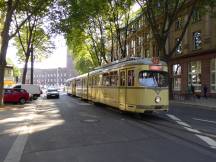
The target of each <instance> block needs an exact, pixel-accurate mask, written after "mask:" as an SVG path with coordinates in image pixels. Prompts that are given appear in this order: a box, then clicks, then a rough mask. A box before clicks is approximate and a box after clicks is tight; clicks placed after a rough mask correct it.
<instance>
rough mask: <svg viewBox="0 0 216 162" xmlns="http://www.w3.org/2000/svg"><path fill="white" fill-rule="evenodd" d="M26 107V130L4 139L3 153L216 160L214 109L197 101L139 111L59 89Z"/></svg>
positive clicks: (78, 159)
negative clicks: (56, 96) (56, 93)
mask: <svg viewBox="0 0 216 162" xmlns="http://www.w3.org/2000/svg"><path fill="white" fill-rule="evenodd" d="M30 110H31V115H30V116H29V118H30V120H28V122H27V123H26V122H23V125H24V126H25V125H27V127H26V128H24V131H22V132H26V133H21V134H18V135H17V136H13V139H10V140H9V141H10V144H9V145H10V146H11V147H10V148H6V150H8V152H12V153H11V154H10V153H8V154H7V155H6V154H5V153H4V155H5V157H6V159H13V158H14V159H18V160H17V161H21V162H48V161H52V162H60V161H61V162H183V161H184V162H215V161H216V111H212V110H207V109H203V108H202V107H197V106H196V107H194V106H187V105H181V104H172V105H170V110H169V112H161V113H154V114H153V115H144V116H140V115H134V114H130V113H121V112H120V111H118V110H116V109H115V108H110V107H108V106H105V105H100V104H99V105H95V104H93V103H88V102H85V101H81V100H80V99H78V98H73V97H69V96H66V95H62V96H61V97H60V99H49V100H47V99H41V100H39V101H37V102H36V106H35V107H34V108H31V109H30V108H29V111H30ZM1 138H3V136H0V142H1ZM20 138H21V140H20ZM11 141H14V143H12V142H11ZM20 141H21V142H20ZM17 143H18V144H17ZM1 147H2V146H0V148H1ZM16 147H17V148H22V147H23V151H21V152H20V153H17V151H16ZM14 148H15V149H14ZM13 149H14V150H15V151H13ZM11 150H12V151H11ZM18 150H20V149H18ZM14 152H15V153H14ZM13 156H14V157H13ZM16 156H19V158H16ZM4 162H7V160H5V161H4ZM11 162H14V161H11Z"/></svg>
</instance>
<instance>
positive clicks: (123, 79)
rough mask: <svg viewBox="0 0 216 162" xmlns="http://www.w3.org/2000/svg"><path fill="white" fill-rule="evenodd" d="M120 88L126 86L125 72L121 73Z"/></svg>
mask: <svg viewBox="0 0 216 162" xmlns="http://www.w3.org/2000/svg"><path fill="white" fill-rule="evenodd" d="M120 86H125V72H124V71H121V72H120Z"/></svg>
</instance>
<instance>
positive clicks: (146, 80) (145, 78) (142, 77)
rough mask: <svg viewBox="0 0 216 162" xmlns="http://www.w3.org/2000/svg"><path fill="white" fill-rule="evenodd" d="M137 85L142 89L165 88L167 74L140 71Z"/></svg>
mask: <svg viewBox="0 0 216 162" xmlns="http://www.w3.org/2000/svg"><path fill="white" fill-rule="evenodd" d="M139 84H140V85H141V86H144V87H167V86H168V73H167V72H163V71H141V72H140V73H139Z"/></svg>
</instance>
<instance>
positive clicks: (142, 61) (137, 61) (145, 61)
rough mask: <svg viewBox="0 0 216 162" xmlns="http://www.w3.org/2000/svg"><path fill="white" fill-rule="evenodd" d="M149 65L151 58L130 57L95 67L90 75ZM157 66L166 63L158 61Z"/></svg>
mask: <svg viewBox="0 0 216 162" xmlns="http://www.w3.org/2000/svg"><path fill="white" fill-rule="evenodd" d="M151 64H153V62H152V59H151V58H140V57H139V58H137V57H132V58H127V59H123V60H118V61H115V62H112V63H110V64H106V65H104V66H101V67H97V68H95V70H93V71H91V72H90V74H93V73H98V72H102V71H103V72H104V70H105V71H106V70H110V69H114V68H119V67H124V66H130V65H151ZM157 65H162V66H166V65H167V63H166V62H164V61H161V60H160V63H159V64H157Z"/></svg>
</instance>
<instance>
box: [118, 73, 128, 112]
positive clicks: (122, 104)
mask: <svg viewBox="0 0 216 162" xmlns="http://www.w3.org/2000/svg"><path fill="white" fill-rule="evenodd" d="M126 91H127V90H126V70H120V86H119V108H120V109H121V110H125V108H126V103H125V102H126V93H127V92H126Z"/></svg>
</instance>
